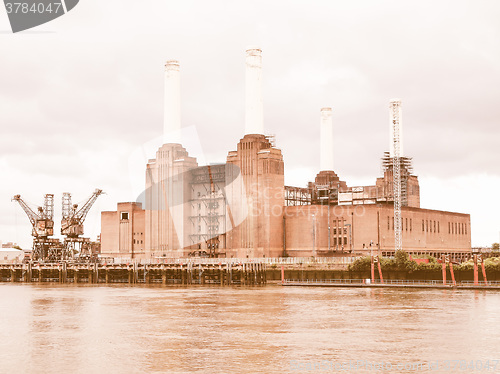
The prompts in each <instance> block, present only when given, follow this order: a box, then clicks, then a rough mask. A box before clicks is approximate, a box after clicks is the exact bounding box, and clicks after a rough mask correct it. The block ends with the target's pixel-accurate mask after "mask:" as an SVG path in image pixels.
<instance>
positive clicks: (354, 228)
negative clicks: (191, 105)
mask: <svg viewBox="0 0 500 374" xmlns="http://www.w3.org/2000/svg"><path fill="white" fill-rule="evenodd" d="M261 84H262V52H261V50H260V49H259V48H249V49H247V51H246V113H245V135H244V136H243V138H242V139H240V141H239V143H238V144H237V146H236V150H234V151H230V152H229V153H228V156H227V160H226V163H225V164H218V165H210V166H199V165H198V163H197V160H196V159H195V158H193V157H191V156H189V153H188V151H189V150H186V149H185V148H183V146H182V145H181V144H180V143H179V142H178V139H176V137H175V135H174V136H170V138H169V139H166V140H165V144H164V145H162V146H161V147H160V148H159V149H158V151H157V152H156V157H155V158H154V159H150V160H149V162H148V163H147V165H146V178H145V194H144V204H142V203H138V202H128V203H118V205H117V210H116V211H112V212H102V214H101V252H102V254H103V255H105V256H112V257H127V258H155V257H169V258H171V257H188V256H196V255H200V254H201V255H209V256H211V257H236V258H247V257H249V258H251V257H281V256H293V257H309V256H339V255H346V254H347V253H362V252H364V251H376V252H378V253H379V254H381V255H390V254H392V253H394V248H395V244H394V243H395V242H394V196H393V169H394V159H395V158H394V150H393V149H390V150H389V151H388V152H386V153H385V154H384V155H383V157H382V166H383V176H382V177H380V178H377V179H376V181H375V184H374V185H372V186H354V187H348V185H347V184H346V182H345V181H342V180H340V178H339V176H337V174H336V173H335V172H334V167H333V166H334V165H333V123H332V109H331V108H322V109H321V112H320V114H321V115H320V126H321V167H320V169H321V170H320V171H319V173H318V174H317V176H316V178H315V181H314V182H309V183H308V185H307V187H292V186H285V183H284V161H283V155H282V153H281V150H280V149H278V148H276V146H275V143H274V138H273V137H270V136H266V135H264V126H263V115H262V113H263V108H262V106H263V105H262V87H261ZM180 118H181V116H180V69H179V63H178V62H177V61H167V63H166V65H165V123H164V131H165V134H176V133H178V131H179V130H180V128H181V120H180ZM397 165H398V164H397V163H396V166H397ZM399 166H400V167H399V170H400V174H401V205H402V208H401V212H402V244H403V249H404V250H406V251H408V252H410V253H414V254H423V253H427V254H432V255H436V256H438V255H440V254H443V253H451V254H454V256H455V257H463V256H465V255H466V254H467V253H468V252H470V250H471V233H470V215H468V214H462V213H453V212H445V211H437V210H429V209H422V208H420V189H419V182H418V177H417V176H415V175H414V174H413V170H412V160H411V158H409V157H405V156H402V157H400V158H399Z"/></svg>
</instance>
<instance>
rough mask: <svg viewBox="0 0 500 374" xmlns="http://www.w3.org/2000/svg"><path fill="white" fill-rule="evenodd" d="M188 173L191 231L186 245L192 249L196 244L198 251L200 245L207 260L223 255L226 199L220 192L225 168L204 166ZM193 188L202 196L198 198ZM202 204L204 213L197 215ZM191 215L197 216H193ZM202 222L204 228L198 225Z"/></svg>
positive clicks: (221, 191) (223, 181) (223, 182)
mask: <svg viewBox="0 0 500 374" xmlns="http://www.w3.org/2000/svg"><path fill="white" fill-rule="evenodd" d="M192 173H193V180H192V182H191V193H192V199H191V200H190V202H191V208H192V213H193V214H192V215H190V216H189V219H190V221H191V223H192V227H193V230H192V232H191V234H190V235H189V238H190V241H191V243H190V244H191V246H192V247H194V246H195V245H199V249H202V248H201V247H202V243H204V244H205V246H206V249H207V252H208V255H209V256H210V257H219V256H223V255H225V247H226V243H225V232H226V215H225V212H226V209H227V207H226V205H227V201H226V200H227V199H226V196H225V193H224V184H225V180H226V176H225V165H211V166H204V167H200V168H198V169H196V170H193V171H192ZM197 187H200V188H201V189H203V194H202V195H200V196H195V195H194V194H195V190H196V191H198V188H197ZM198 192H201V191H198ZM197 205H198V207H197ZM202 205H203V207H204V209H203V211H204V214H201V211H202V209H201V206H202ZM195 212H197V213H198V214H197V215H196V214H195ZM202 220H203V223H204V225H202V224H201V221H202ZM196 227H198V230H196Z"/></svg>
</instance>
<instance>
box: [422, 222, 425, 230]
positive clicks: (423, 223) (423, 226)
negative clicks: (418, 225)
mask: <svg viewBox="0 0 500 374" xmlns="http://www.w3.org/2000/svg"><path fill="white" fill-rule="evenodd" d="M424 231H425V222H424V220H422V232H424Z"/></svg>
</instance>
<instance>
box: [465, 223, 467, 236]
mask: <svg viewBox="0 0 500 374" xmlns="http://www.w3.org/2000/svg"><path fill="white" fill-rule="evenodd" d="M465 235H467V224H465Z"/></svg>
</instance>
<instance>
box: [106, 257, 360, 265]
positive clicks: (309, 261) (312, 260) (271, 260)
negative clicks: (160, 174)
mask: <svg viewBox="0 0 500 374" xmlns="http://www.w3.org/2000/svg"><path fill="white" fill-rule="evenodd" d="M358 258H359V257H347V256H346V257H255V258H211V257H187V258H171V257H155V258H151V259H130V258H114V259H111V258H107V259H101V261H100V262H106V261H108V263H110V264H111V263H113V264H117V265H120V264H127V263H130V264H132V263H137V264H141V265H145V264H240V263H241V264H242V263H254V264H269V265H287V264H290V265H293V264H296V265H299V264H305V265H313V264H337V265H348V264H351V263H353V262H354V261H355V260H356V259H358Z"/></svg>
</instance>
